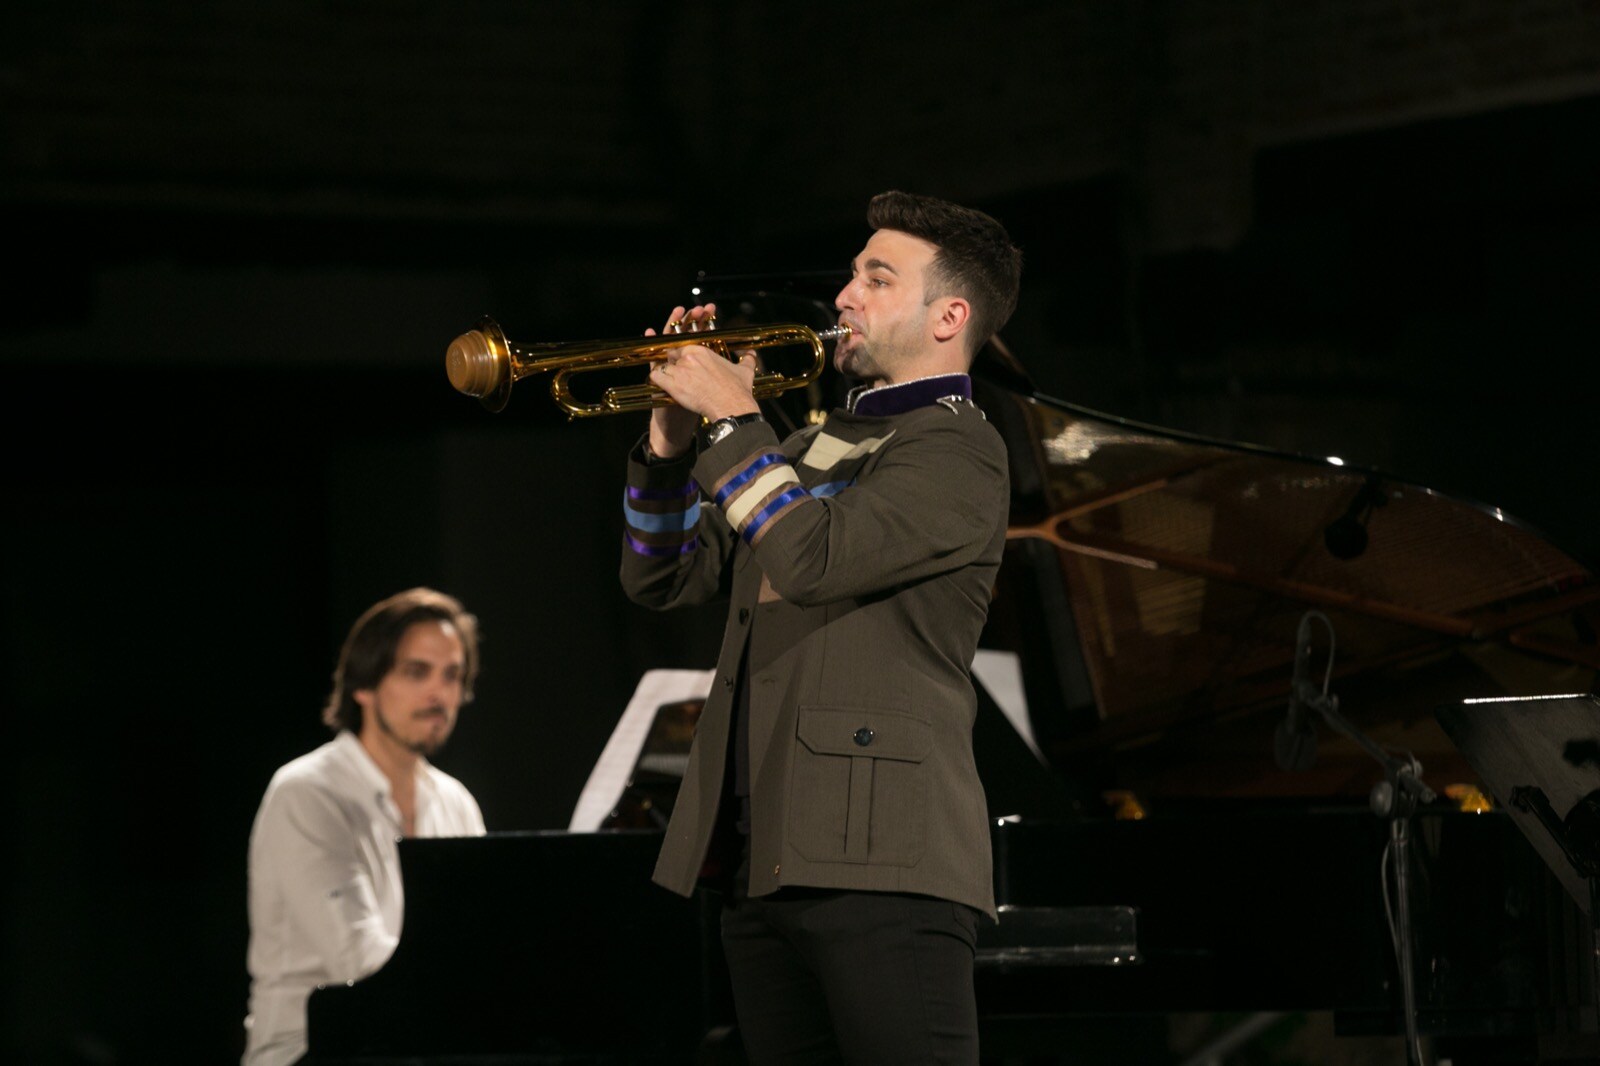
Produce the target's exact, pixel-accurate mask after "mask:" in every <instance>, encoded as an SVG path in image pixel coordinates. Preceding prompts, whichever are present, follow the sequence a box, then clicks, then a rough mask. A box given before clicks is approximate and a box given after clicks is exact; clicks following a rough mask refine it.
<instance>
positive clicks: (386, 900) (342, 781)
mask: <svg viewBox="0 0 1600 1066" xmlns="http://www.w3.org/2000/svg"><path fill="white" fill-rule="evenodd" d="M483 832H484V828H483V814H482V813H481V812H480V811H479V810H478V804H477V801H476V800H474V799H473V798H472V794H471V793H470V792H468V791H467V789H466V787H465V786H464V785H462V784H461V782H459V781H457V780H456V779H455V778H453V777H451V776H450V775H449V774H447V773H444V772H443V771H442V770H439V769H436V768H435V767H434V766H432V765H430V764H429V763H428V761H427V760H426V759H420V760H418V764H417V786H416V835H417V836H419V837H450V836H482V835H483ZM400 836H401V821H400V810H399V808H398V807H396V806H395V803H394V797H393V796H392V795H391V794H390V789H389V781H388V779H387V778H386V777H384V775H383V771H381V770H379V769H378V765H377V763H375V762H373V761H372V757H371V756H370V755H368V754H367V750H366V749H365V748H363V747H362V746H361V741H360V740H359V739H358V738H357V737H356V735H355V734H354V733H351V732H349V731H348V730H345V731H342V732H341V733H340V734H339V735H338V736H337V737H336V738H334V739H333V740H331V741H329V742H328V743H326V744H324V745H323V746H322V747H320V748H318V749H317V750H315V751H313V752H311V753H309V754H307V755H302V756H301V757H300V758H298V759H296V760H294V761H293V762H291V763H289V764H288V765H286V766H284V767H283V768H281V769H280V770H279V771H278V772H277V773H276V774H274V775H273V777H272V782H271V783H270V784H269V785H268V786H267V793H266V796H265V797H264V798H263V799H262V800H261V807H260V809H259V810H258V811H257V812H256V820H255V825H254V827H253V828H252V829H251V831H250V868H249V874H250V891H249V901H250V950H249V955H248V957H247V961H248V965H249V969H250V1014H249V1017H247V1018H246V1019H245V1030H246V1037H247V1040H246V1046H245V1055H244V1062H245V1064H246V1066H285V1064H288V1063H292V1062H294V1061H295V1060H296V1059H298V1058H299V1057H300V1056H301V1055H303V1054H305V1051H306V999H307V998H308V997H309V996H310V995H311V990H312V989H313V988H315V987H316V986H317V985H324V984H332V983H334V982H338V981H354V980H355V979H357V978H359V977H365V976H366V975H368V974H370V973H372V972H373V971H374V970H376V969H378V967H380V966H382V965H383V964H384V963H385V962H387V961H388V959H389V956H390V954H392V953H393V951H394V949H395V945H396V944H397V943H399V939H400V921H401V914H402V911H403V910H404V906H405V894H404V892H403V891H402V888H401V884H400V854H399V849H398V848H397V847H396V842H397V840H398V839H399V837H400Z"/></svg>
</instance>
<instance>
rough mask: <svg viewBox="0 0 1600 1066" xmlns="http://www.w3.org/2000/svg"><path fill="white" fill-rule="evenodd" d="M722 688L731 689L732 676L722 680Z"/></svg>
mask: <svg viewBox="0 0 1600 1066" xmlns="http://www.w3.org/2000/svg"><path fill="white" fill-rule="evenodd" d="M722 687H723V688H732V687H733V678H732V676H729V677H725V678H723V679H722Z"/></svg>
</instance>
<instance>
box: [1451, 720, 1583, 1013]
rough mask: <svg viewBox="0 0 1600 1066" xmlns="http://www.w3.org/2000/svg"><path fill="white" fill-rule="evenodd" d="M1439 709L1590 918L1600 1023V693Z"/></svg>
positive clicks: (1454, 737) (1482, 776)
mask: <svg viewBox="0 0 1600 1066" xmlns="http://www.w3.org/2000/svg"><path fill="white" fill-rule="evenodd" d="M1434 716H1435V717H1436V718H1437V719H1438V720H1439V724H1440V725H1441V726H1443V727H1444V731H1445V734H1446V735H1447V736H1448V737H1449V738H1450V740H1451V741H1452V742H1453V743H1454V744H1455V746H1456V747H1457V748H1459V749H1460V751H1461V753H1462V754H1463V755H1464V756H1466V759H1467V763H1468V765H1470V766H1471V767H1472V769H1473V772H1475V773H1476V774H1477V775H1478V777H1479V779H1480V780H1481V781H1482V782H1483V783H1484V785H1485V786H1487V787H1488V789H1489V792H1490V793H1491V794H1492V795H1493V796H1494V797H1495V800H1496V801H1497V802H1498V803H1499V804H1500V805H1501V806H1502V807H1503V808H1505V810H1506V811H1507V812H1508V813H1509V814H1510V815H1511V820H1512V821H1513V822H1514V823H1515V824H1516V826H1517V828H1518V829H1520V830H1521V831H1522V834H1523V836H1525V837H1527V838H1528V842H1529V843H1530V844H1532V845H1533V848H1534V851H1536V852H1537V853H1538V855H1539V857H1540V858H1541V859H1543V860H1544V863H1545V865H1546V866H1548V867H1549V868H1550V870H1551V871H1552V872H1553V873H1554V874H1555V875H1556V877H1557V879H1559V880H1560V882H1561V884H1562V885H1563V886H1564V887H1565V888H1566V890H1567V892H1568V894H1569V895H1571V896H1572V899H1573V901H1574V902H1576V903H1577V904H1578V906H1579V907H1580V908H1581V909H1582V911H1583V913H1584V915H1585V916H1586V917H1587V918H1588V919H1589V927H1590V931H1591V939H1592V940H1593V943H1592V945H1591V955H1590V963H1591V970H1590V973H1591V977H1592V979H1593V984H1594V988H1593V992H1594V996H1595V1000H1596V1002H1595V1007H1596V1011H1597V1015H1596V1017H1597V1022H1600V929H1597V928H1596V918H1597V917H1600V696H1592V695H1591V696H1534V697H1526V698H1518V697H1507V698H1496V699H1482V700H1466V701H1464V702H1462V703H1458V704H1451V705H1448V706H1445V707H1440V708H1438V709H1437V710H1436V711H1435V712H1434Z"/></svg>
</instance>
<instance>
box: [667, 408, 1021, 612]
mask: <svg viewBox="0 0 1600 1066" xmlns="http://www.w3.org/2000/svg"><path fill="white" fill-rule="evenodd" d="M896 427H897V428H896V430H895V435H894V438H893V440H892V441H890V442H889V443H887V444H885V445H884V447H883V448H882V449H881V450H880V451H879V452H878V454H877V455H876V456H875V457H874V463H873V464H872V469H871V471H870V472H869V473H866V474H864V475H863V476H862V477H861V478H860V479H859V480H858V481H857V482H855V483H853V484H851V485H849V486H848V487H845V488H843V489H840V490H839V491H837V493H835V494H831V495H825V494H824V493H823V491H822V489H823V488H824V487H823V486H819V487H818V490H817V491H815V492H813V491H811V490H808V489H807V488H806V487H805V486H804V485H803V484H802V482H801V480H800V477H799V475H798V474H797V472H796V471H795V469H794V466H793V465H792V464H791V463H790V462H789V461H788V459H787V458H786V457H785V455H784V453H783V452H782V451H781V450H780V449H779V447H778V444H777V440H776V437H775V436H774V435H773V432H772V429H771V427H770V426H768V425H766V424H765V423H761V422H756V423H752V424H750V425H747V426H741V427H739V428H738V429H736V430H735V431H734V432H733V433H731V434H729V435H728V436H727V437H726V438H724V439H723V440H721V441H719V442H718V443H717V444H715V445H713V446H712V447H711V448H709V449H707V450H706V451H704V452H702V453H701V454H700V456H699V458H698V460H697V461H696V463H695V467H694V475H695V478H696V480H698V481H699V482H700V484H701V485H702V486H704V496H705V497H706V499H707V500H709V501H710V502H711V503H714V504H715V506H714V507H709V506H708V507H705V508H703V510H705V511H709V512H712V513H720V514H721V515H723V516H724V520H725V522H726V524H727V526H728V527H729V533H730V536H732V535H737V536H739V537H741V538H742V539H743V540H744V542H745V543H746V544H748V545H749V546H750V550H751V551H752V552H753V553H754V556H755V562H756V563H758V564H759V565H760V567H761V570H762V572H763V573H764V574H765V575H766V577H767V579H768V581H769V582H770V583H771V585H772V587H773V589H774V590H776V591H777V592H778V594H779V595H781V596H783V597H784V599H786V600H789V601H790V602H791V603H795V604H799V605H801V606H808V605H814V604H819V603H828V602H833V601H835V600H840V599H845V598H849V597H856V596H864V595H870V594H872V593H875V592H880V591H883V590H886V589H889V588H892V587H894V586H896V585H899V584H902V583H905V582H910V581H918V580H921V579H923V578H927V577H931V576H933V575H936V574H940V573H945V572H948V571H953V570H957V569H959V568H961V567H963V566H966V565H967V564H968V563H970V562H972V561H974V560H975V559H977V558H978V557H979V556H980V555H981V554H982V553H983V551H984V550H985V549H986V548H987V547H988V546H989V544H990V543H991V541H992V540H993V539H994V537H995V536H996V533H997V531H998V530H999V529H1001V528H1002V527H1003V526H1004V524H1005V520H1006V515H1007V510H1008V507H1009V501H1010V488H1009V481H1008V471H1007V465H1006V453H1005V444H1004V443H1003V442H1002V441H1001V439H1000V435H999V433H997V432H996V431H995V429H994V427H993V426H990V425H989V424H988V423H987V422H986V421H984V419H983V416H982V415H981V414H979V413H978V412H977V411H976V410H975V409H970V408H963V409H961V410H958V411H954V412H952V411H949V410H947V409H946V408H944V407H942V406H939V405H934V406H933V407H930V408H924V409H922V410H921V411H918V412H915V413H912V414H908V415H906V416H904V417H903V418H901V419H898V420H897V421H896ZM827 487H828V488H834V486H827Z"/></svg>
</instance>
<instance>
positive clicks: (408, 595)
mask: <svg viewBox="0 0 1600 1066" xmlns="http://www.w3.org/2000/svg"><path fill="white" fill-rule="evenodd" d="M417 622H449V623H450V624H451V625H452V626H454V627H455V630H456V633H457V635H459V636H460V637H461V650H462V652H463V653H464V657H465V660H466V661H465V663H464V664H463V665H464V669H463V671H462V674H461V696H462V699H461V702H462V703H470V702H471V701H472V683H473V681H475V680H476V679H477V676H478V620H477V618H475V617H474V616H473V615H471V614H468V613H467V610H466V608H464V607H462V606H461V601H459V600H457V599H456V598H455V597H454V596H447V595H445V594H444V593H442V592H438V591H435V590H434V589H430V588H414V589H407V590H406V591H404V592H397V593H395V594H394V595H393V596H390V597H389V598H388V599H386V600H381V601H379V602H378V603H375V604H373V605H372V606H371V607H368V608H367V609H366V611H365V612H364V613H363V614H362V615H361V617H360V618H358V619H356V624H355V625H354V626H351V627H350V635H349V636H347V637H346V638H345V640H344V647H343V648H342V649H340V651H339V665H338V666H336V667H335V668H334V671H333V691H332V692H330V693H329V694H328V703H327V705H326V706H325V707H323V709H322V720H323V722H325V723H326V724H327V726H328V728H329V729H332V730H333V731H334V732H335V733H337V732H338V731H339V730H341V729H348V730H350V731H352V732H357V733H359V732H360V731H361V705H360V704H358V703H357V702H356V701H355V697H354V695H353V693H355V692H357V691H359V690H362V689H372V688H377V687H378V683H379V682H380V681H382V680H383V678H384V675H385V674H387V673H388V672H389V671H390V670H391V669H393V668H394V656H395V651H396V650H397V649H398V648H399V647H400V639H401V638H402V637H404V636H405V632H406V630H407V629H409V628H411V626H413V625H415V624H416V623H417Z"/></svg>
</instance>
